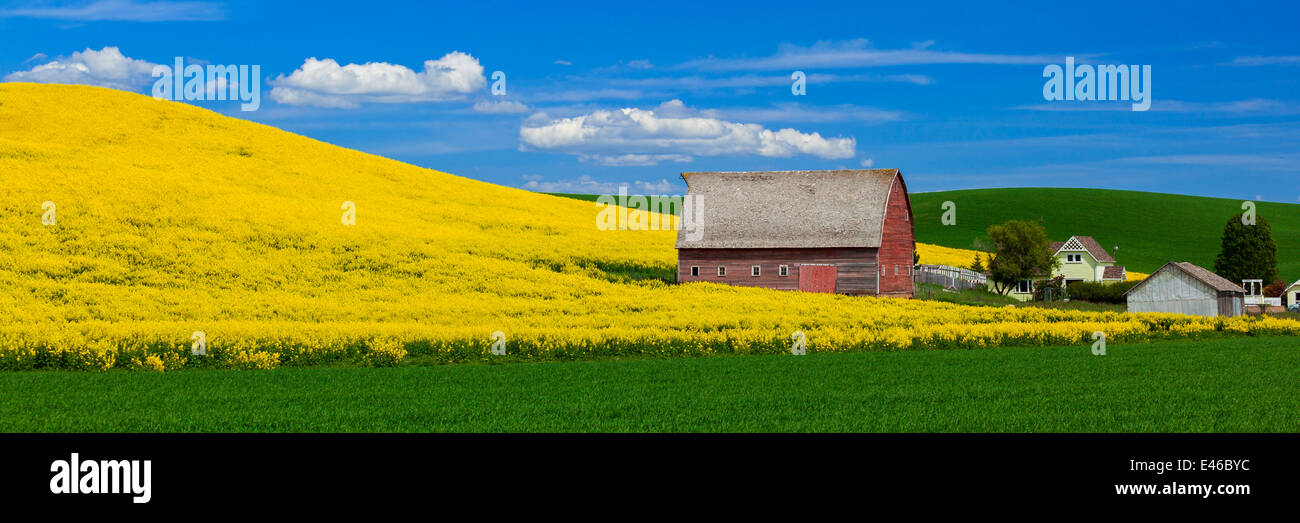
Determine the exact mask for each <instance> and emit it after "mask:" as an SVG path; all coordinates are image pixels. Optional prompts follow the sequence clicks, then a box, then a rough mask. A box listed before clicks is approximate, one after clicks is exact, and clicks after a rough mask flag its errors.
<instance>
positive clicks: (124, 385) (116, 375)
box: [0, 338, 1300, 432]
mask: <svg viewBox="0 0 1300 523" xmlns="http://www.w3.org/2000/svg"><path fill="white" fill-rule="evenodd" d="M1298 369H1300V351H1297V350H1296V347H1295V339H1294V338H1254V339H1251V338H1231V339H1228V338H1225V339H1222V340H1213V341H1202V342H1164V343H1154V344H1145V345H1122V344H1112V345H1111V346H1110V347H1108V351H1107V354H1106V355H1104V356H1094V355H1092V354H1091V351H1090V348H1089V346H1088V345H1085V344H1079V345H1077V346H1071V347H1049V348H998V349H980V350H951V351H928V352H921V351H917V352H872V353H850V354H820V355H819V354H809V355H807V356H791V355H783V356H731V357H717V358H694V359H690V358H685V359H663V360H657V359H641V360H622V361H595V362H574V363H546V364H509V365H451V366H434V367H419V366H403V367H396V368H378V369H376V368H314V369H293V368H282V369H278V370H273V371H234V370H221V371H207V370H183V371H177V372H175V373H170V372H169V373H146V372H129V371H111V372H104V373H92V372H20V373H0V397H3V398H4V401H2V402H0V431H4V432H32V431H34V432H57V431H91V432H155V431H161V432H212V431H229V432H244V431H249V432H258V431H286V432H298V431H321V432H369V431H384V432H387V431H393V432H407V431H413V432H424V431H507V432H514V431H528V432H531V431H868V432H875V431H939V432H963V431H975V432H985V431H988V432H1004V431H1007V432H1047V431H1068V432H1094V431H1095V432H1164V431H1178V432H1236V431H1242V432H1255V431H1260V432H1274V431H1278V432H1296V431H1300V395H1297V394H1296V393H1295V391H1296V389H1297V387H1300V382H1298V381H1297V376H1298V375H1300V374H1298V373H1297V370H1298Z"/></svg>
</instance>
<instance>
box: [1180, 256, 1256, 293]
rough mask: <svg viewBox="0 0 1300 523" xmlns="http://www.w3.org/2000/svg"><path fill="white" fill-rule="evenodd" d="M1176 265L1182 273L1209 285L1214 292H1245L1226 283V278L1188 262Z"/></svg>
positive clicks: (1230, 283)
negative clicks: (1184, 272)
mask: <svg viewBox="0 0 1300 523" xmlns="http://www.w3.org/2000/svg"><path fill="white" fill-rule="evenodd" d="M1177 265H1178V267H1179V268H1181V269H1183V270H1184V271H1187V274H1191V275H1192V276H1193V277H1194V278H1196V279H1198V280H1201V281H1203V282H1205V283H1207V284H1209V285H1210V286H1211V287H1214V290H1216V291H1232V292H1240V293H1245V292H1246V289H1243V288H1241V286H1240V285H1237V284H1235V283H1232V282H1230V281H1228V279H1227V278H1224V277H1223V276H1219V275H1218V274H1215V273H1212V272H1210V271H1209V270H1207V269H1205V268H1203V267H1201V266H1199V265H1193V264H1191V263H1188V262H1177Z"/></svg>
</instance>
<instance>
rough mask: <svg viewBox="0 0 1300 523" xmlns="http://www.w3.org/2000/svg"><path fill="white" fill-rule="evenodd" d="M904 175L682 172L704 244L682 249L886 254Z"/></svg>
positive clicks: (682, 242)
mask: <svg viewBox="0 0 1300 523" xmlns="http://www.w3.org/2000/svg"><path fill="white" fill-rule="evenodd" d="M900 176H901V174H900V173H899V171H898V169H842V170H833V171H745V172H696V173H682V179H683V180H685V181H686V187H687V189H686V195H687V196H688V197H694V198H695V200H694V205H696V206H697V207H698V208H697V209H695V211H694V212H693V214H694V215H695V216H696V217H697V218H698V221H697V223H698V226H699V229H700V230H701V231H702V232H703V235H702V237H700V238H699V239H698V240H695V241H687V235H686V233H687V231H686V230H685V228H683V229H682V230H680V231H678V234H677V247H678V248H722V249H736V248H816V247H880V237H881V230H882V228H883V225H884V220H885V209H886V204H887V203H888V202H889V193H890V189H891V188H892V187H893V184H894V182H895V180H896V179H900Z"/></svg>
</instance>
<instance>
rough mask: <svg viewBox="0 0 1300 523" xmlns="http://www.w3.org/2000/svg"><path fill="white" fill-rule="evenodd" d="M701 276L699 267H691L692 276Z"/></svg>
mask: <svg viewBox="0 0 1300 523" xmlns="http://www.w3.org/2000/svg"><path fill="white" fill-rule="evenodd" d="M699 275H700V268H699V267H696V266H692V267H691V276H699Z"/></svg>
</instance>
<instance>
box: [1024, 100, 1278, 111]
mask: <svg viewBox="0 0 1300 523" xmlns="http://www.w3.org/2000/svg"><path fill="white" fill-rule="evenodd" d="M1012 109H1015V110H1021V111H1130V110H1131V109H1130V105H1129V102H1127V101H1125V102H1122V103H1121V102H1115V103H1108V102H1101V103H1083V102H1074V103H1069V102H1054V103H1042V104H1034V105H1020V106H1016V107H1012ZM1151 110H1152V111H1154V112H1168V113H1202V114H1208V113H1225V114H1234V115H1248V114H1262V115H1290V114H1300V104H1296V103H1294V102H1288V101H1284V100H1269V99H1266V98H1250V99H1247V100H1228V101H1222V102H1184V101H1180V100H1154V101H1152V102H1151Z"/></svg>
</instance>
